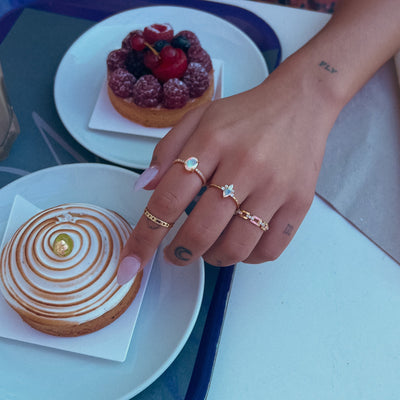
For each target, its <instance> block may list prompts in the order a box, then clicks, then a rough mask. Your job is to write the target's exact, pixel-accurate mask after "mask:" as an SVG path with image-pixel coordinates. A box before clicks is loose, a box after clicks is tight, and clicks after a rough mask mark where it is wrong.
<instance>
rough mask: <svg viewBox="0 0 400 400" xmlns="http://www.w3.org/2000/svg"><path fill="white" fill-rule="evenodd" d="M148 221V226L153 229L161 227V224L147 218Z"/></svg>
mask: <svg viewBox="0 0 400 400" xmlns="http://www.w3.org/2000/svg"><path fill="white" fill-rule="evenodd" d="M146 222H147V227H148V228H149V229H151V230H153V231H154V230H156V229H160V228H161V226H160V225H158V224H156V223H155V222H152V221H150V220H147V221H146Z"/></svg>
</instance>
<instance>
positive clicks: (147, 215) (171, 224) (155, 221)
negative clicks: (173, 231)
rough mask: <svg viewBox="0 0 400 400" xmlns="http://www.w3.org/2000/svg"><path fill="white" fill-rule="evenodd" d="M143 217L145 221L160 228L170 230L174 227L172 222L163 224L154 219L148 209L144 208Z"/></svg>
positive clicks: (160, 220)
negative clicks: (147, 220)
mask: <svg viewBox="0 0 400 400" xmlns="http://www.w3.org/2000/svg"><path fill="white" fill-rule="evenodd" d="M144 215H145V217H146V218H147V219H149V220H150V221H152V222H154V223H155V224H157V225H160V226H162V227H163V228H172V226H173V225H174V223H173V222H165V221H163V220H162V219H160V218H158V217H156V216H155V215H153V214H152V213H151V212H150V211H149V209H148V208H146V209H145V210H144Z"/></svg>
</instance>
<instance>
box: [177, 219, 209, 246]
mask: <svg viewBox="0 0 400 400" xmlns="http://www.w3.org/2000/svg"><path fill="white" fill-rule="evenodd" d="M185 228H186V229H185V230H184V232H183V233H182V237H183V238H184V240H185V242H188V243H193V244H195V245H196V247H197V248H199V249H204V248H207V247H208V246H209V245H210V243H211V242H212V241H213V238H216V237H217V235H216V233H215V232H214V231H213V229H212V224H209V223H207V222H206V221H204V220H202V221H198V222H196V225H195V228H193V226H191V225H190V226H187V227H185Z"/></svg>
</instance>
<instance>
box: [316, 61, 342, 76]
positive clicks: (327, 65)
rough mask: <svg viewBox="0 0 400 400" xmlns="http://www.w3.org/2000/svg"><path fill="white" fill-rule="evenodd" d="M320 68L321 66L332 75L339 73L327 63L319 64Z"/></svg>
mask: <svg viewBox="0 0 400 400" xmlns="http://www.w3.org/2000/svg"><path fill="white" fill-rule="evenodd" d="M319 66H320V67H321V68H324V69H326V70H327V71H328V72H330V73H331V74H334V73H335V72H338V70H337V69H335V68H333V67H331V66H330V65H329V64H328V63H327V62H326V61H321V62H320V63H319Z"/></svg>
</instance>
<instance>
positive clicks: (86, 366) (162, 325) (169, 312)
mask: <svg viewBox="0 0 400 400" xmlns="http://www.w3.org/2000/svg"><path fill="white" fill-rule="evenodd" d="M136 178H137V174H135V173H133V172H130V171H127V170H126V169H123V168H120V167H115V166H109V165H102V164H71V165H62V166H57V167H52V168H48V169H44V170H41V171H38V172H35V173H32V174H30V175H27V176H25V177H23V178H20V179H18V180H16V181H14V182H12V183H10V184H9V185H7V186H5V187H4V188H2V189H1V190H0V237H2V235H3V233H4V230H5V226H6V222H7V218H8V214H9V212H10V210H11V206H12V203H13V200H14V196H15V195H16V194H19V195H21V196H23V197H25V198H26V199H27V200H29V201H30V202H31V203H33V204H35V205H37V206H38V207H40V208H46V207H50V206H53V205H56V204H60V203H64V202H73V201H77V202H89V203H93V204H98V205H100V206H103V207H108V208H111V209H113V210H115V211H117V212H119V213H120V214H121V215H122V216H124V217H125V218H127V219H128V221H129V222H131V223H136V222H137V220H138V219H139V217H140V215H141V214H142V212H143V209H144V207H145V204H146V203H147V200H148V197H149V194H148V193H145V192H144V191H142V192H134V190H133V184H134V182H135V180H136ZM181 222H182V221H181ZM174 229H175V226H174ZM172 234H173V231H172V232H171V235H172ZM166 239H167V240H168V238H166ZM167 240H166V242H167ZM161 259H162V257H161V256H160V257H156V260H155V263H154V266H153V270H152V273H151V276H150V280H149V284H148V287H147V290H146V294H145V297H144V300H143V304H142V308H141V311H140V314H139V318H138V321H137V325H136V328H135V332H134V334H133V338H132V342H131V346H130V349H129V353H128V356H127V359H126V361H125V362H123V363H119V362H115V361H108V360H104V359H99V358H93V357H87V356H82V355H79V354H74V353H68V352H64V351H59V350H52V349H49V348H44V347H40V346H35V345H29V344H26V343H23V342H16V341H11V340H7V339H1V338H0V398H1V399H15V400H25V399H28V398H29V399H40V400H64V399H65V400H66V399H68V400H70V399H107V400H122V399H130V398H131V397H132V396H134V395H136V394H138V393H139V392H140V391H142V390H143V389H145V388H146V387H147V386H149V385H150V384H151V383H152V382H153V381H154V380H155V379H156V378H158V377H159V376H160V375H161V374H162V372H164V371H165V369H166V368H167V367H168V366H169V365H170V364H171V363H172V361H173V360H174V359H175V358H176V356H177V355H178V354H179V352H180V351H181V349H182V347H183V346H184V344H185V343H186V340H187V339H188V337H189V335H190V333H191V331H192V329H193V326H194V324H195V321H196V319H197V316H198V312H199V309H200V305H201V300H202V296H203V288H204V266H203V263H202V262H201V261H200V260H199V261H197V262H195V263H193V264H192V265H191V266H190V267H187V268H182V267H171V266H166V265H163V264H162V261H161ZM0 321H1V316H0ZM105 345H107V344H106V343H105Z"/></svg>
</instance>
